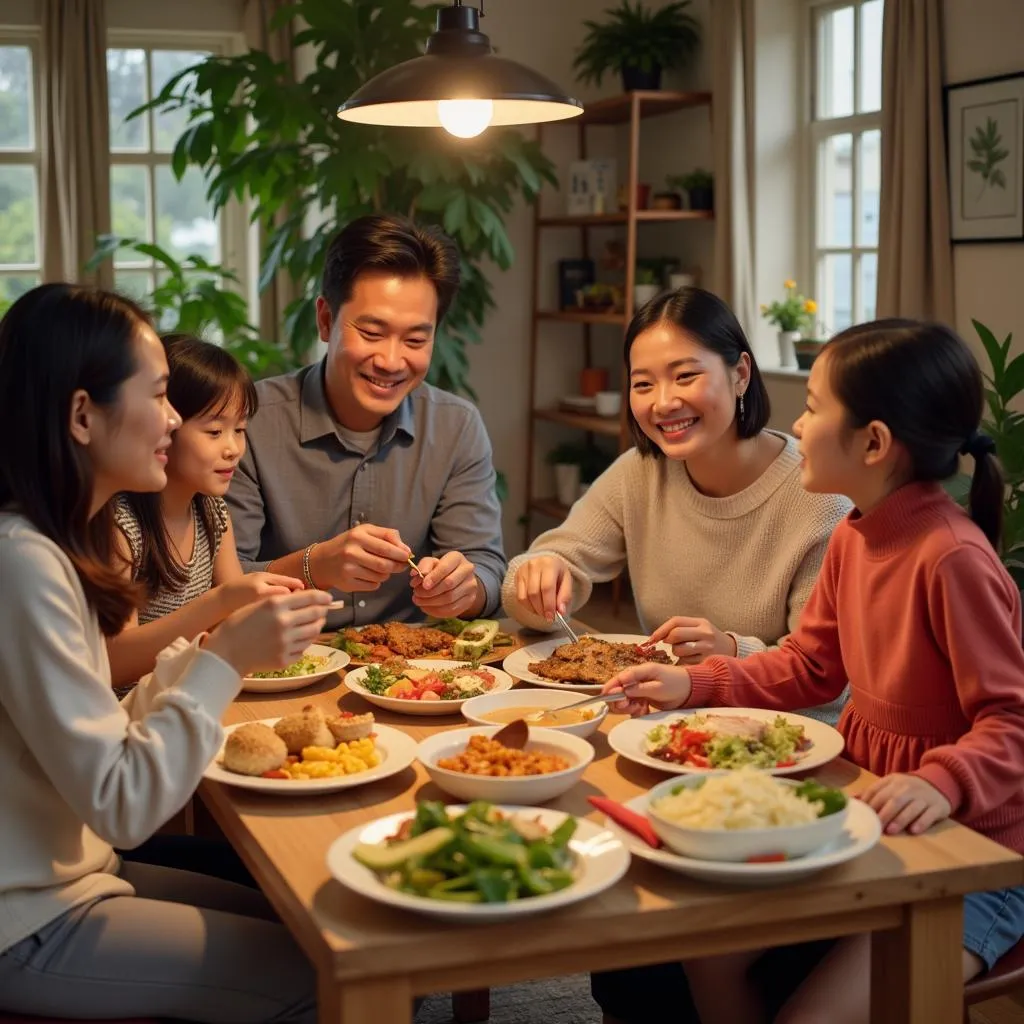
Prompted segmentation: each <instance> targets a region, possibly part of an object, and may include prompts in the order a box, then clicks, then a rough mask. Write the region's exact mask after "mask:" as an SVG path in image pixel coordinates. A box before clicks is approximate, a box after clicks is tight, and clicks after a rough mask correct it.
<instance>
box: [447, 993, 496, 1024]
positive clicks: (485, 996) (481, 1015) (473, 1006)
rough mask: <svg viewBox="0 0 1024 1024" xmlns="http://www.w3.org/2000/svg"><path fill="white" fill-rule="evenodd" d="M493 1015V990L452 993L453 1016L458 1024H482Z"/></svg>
mask: <svg viewBox="0 0 1024 1024" xmlns="http://www.w3.org/2000/svg"><path fill="white" fill-rule="evenodd" d="M490 1015H491V990H490V989H489V988H481V989H477V990H476V991H475V992H453V993H452V1016H453V1017H454V1018H455V1021H456V1024H481V1022H482V1021H485V1020H487V1019H488V1017H490Z"/></svg>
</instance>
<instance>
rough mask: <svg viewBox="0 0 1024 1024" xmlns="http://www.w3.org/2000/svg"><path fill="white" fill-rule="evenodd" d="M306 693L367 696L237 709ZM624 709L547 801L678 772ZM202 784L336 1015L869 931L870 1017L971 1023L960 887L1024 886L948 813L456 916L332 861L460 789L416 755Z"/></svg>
mask: <svg viewBox="0 0 1024 1024" xmlns="http://www.w3.org/2000/svg"><path fill="white" fill-rule="evenodd" d="M508 625H509V624H507V623H506V624H504V626H503V628H505V626H508ZM511 628H512V629H514V625H513V626H512V627H511ZM519 685H523V684H519ZM305 704H315V705H318V706H320V707H322V708H323V709H324V710H325V711H331V712H334V711H336V710H338V709H339V708H340V709H342V710H348V711H353V712H356V713H361V712H364V711H366V710H368V707H367V704H366V703H365V701H364V700H363V699H362V698H360V697H358V696H356V695H355V694H353V693H350V692H349V691H348V690H347V689H346V688H345V685H344V681H343V677H342V676H340V675H337V674H336V675H332V676H329V677H327V678H326V679H324V680H321V681H320V682H319V683H317V684H314V685H313V686H311V687H309V688H307V689H305V690H302V691H299V692H297V693H290V694H279V695H274V694H246V693H243V694H241V695H240V697H239V699H238V700H237V701H236V702H235V703H234V704H233V705H232V706H231V708H230V709H229V711H228V714H227V715H226V718H225V723H226V724H234V723H239V722H244V721H251V720H255V719H263V718H276V717H278V716H281V715H284V714H288V713H290V712H293V711H297V710H299V709H300V708H301V707H302V706H303V705H305ZM373 710H374V714H375V715H376V717H377V720H378V721H380V722H382V723H384V724H387V725H392V726H396V727H398V728H400V729H402V730H404V731H405V732H407V733H408V734H409V735H411V736H413V737H414V738H417V739H419V738H423V737H426V736H429V735H432V734H433V733H435V732H437V731H438V730H443V729H450V728H456V727H459V726H464V725H465V724H466V723H465V721H464V720H463V719H462V718H461V716H459V715H450V716H443V717H437V718H433V717H430V718H424V717H413V716H409V715H397V714H391V713H388V712H386V711H381V710H380V709H379V708H374V709H373ZM621 720H622V717H621V716H618V715H611V714H610V715H609V716H608V717H607V719H606V721H605V722H604V723H603V726H602V728H601V730H600V731H599V732H597V733H595V734H594V736H593V745H594V748H595V757H594V760H593V762H592V763H591V764H590V766H589V767H588V768H587V770H586V772H585V774H584V776H583V779H582V781H581V782H580V783H579V784H578V785H576V786H575V787H574V788H573V789H572V790H571V791H570V792H569V793H567V794H566V795H565V796H563V797H561V798H560V799H558V800H555V801H552V802H551V803H550V804H549V805H548V806H551V807H554V808H557V809H559V810H562V811H566V812H568V813H570V814H574V815H577V816H579V817H587V818H591V819H594V820H596V821H601V820H602V816H601V815H600V814H599V813H598V812H597V811H595V810H594V809H593V808H592V807H591V806H590V804H589V803H588V802H587V797H588V796H590V795H593V794H603V795H605V796H608V797H612V798H613V799H616V800H619V801H625V800H629V799H630V798H632V797H634V796H636V795H638V794H640V793H642V792H644V791H646V790H647V789H649V788H650V787H651V786H652V785H654V784H655V783H657V782H659V781H661V780H662V779H663V778H664V777H665V776H664V775H663V774H662V773H659V772H658V771H656V770H653V769H649V768H647V767H644V766H642V765H639V764H636V763H634V762H632V761H628V760H626V759H624V758H622V757H621V756H619V755H617V754H615V753H614V752H613V751H612V749H611V748H610V746H609V745H608V740H607V732H608V730H609V729H610V728H611V727H613V726H614V725H615V724H617V723H618V722H619V721H621ZM814 774H815V777H816V778H817V779H819V780H821V781H822V782H825V783H826V784H828V785H831V786H841V787H842V788H843V789H844V790H846V792H847V793H850V794H856V793H857V792H858V791H859V790H861V789H863V788H864V787H865V786H866V785H868V784H869V783H870V782H871V781H872V780H873V778H874V776H872V775H871V774H870V773H868V772H865V771H862V770H860V769H858V768H857V767H855V766H854V765H852V764H850V763H849V762H847V761H844V760H842V759H838V760H836V761H834V762H832V763H831V764H830V765H828V766H826V767H824V768H822V769H819V770H816V771H815V773H814ZM200 796H201V799H202V801H203V802H204V803H205V805H206V807H207V808H208V809H209V811H210V813H211V814H212V815H213V817H214V819H215V820H216V822H217V824H218V825H219V827H220V829H221V830H222V831H223V833H224V835H225V836H226V837H227V839H228V840H229V841H230V842H231V844H232V845H233V846H234V848H235V849H236V850H237V852H238V853H239V854H240V855H241V857H242V858H243V860H244V861H245V863H246V864H247V866H248V867H249V868H250V870H251V871H252V873H253V875H254V876H255V878H256V880H257V882H258V883H259V885H260V887H261V888H262V889H263V890H264V892H265V893H266V895H267V896H268V898H269V899H270V901H271V902H272V903H273V905H274V907H275V908H276V910H277V912H278V913H279V914H280V916H281V919H282V921H283V922H284V923H285V925H286V926H287V928H288V929H289V930H290V932H291V933H292V935H293V936H294V937H295V939H296V941H297V942H298V943H299V945H300V946H301V947H302V949H303V950H304V951H305V953H306V955H307V956H308V957H309V959H310V961H311V962H312V963H313V965H314V966H315V969H316V972H317V978H318V1000H319V1002H318V1005H319V1019H320V1022H321V1024H369V1022H371V1021H372V1022H374V1024H409V1021H410V1020H411V1014H412V1006H413V997H414V996H417V995H426V994H429V993H434V992H461V991H467V990H479V989H481V988H489V987H491V986H496V985H507V984H510V983H513V982H521V981H527V980H532V979H537V978H545V977H555V976H560V975H567V974H573V973H576V972H580V971H601V970H610V969H614V968H622V967H633V966H639V965H643V964H656V963H663V962H667V961H678V960H684V959H688V958H693V957H699V956H706V955H710V954H718V953H727V952H736V951H741V950H752V949H760V948H764V947H767V946H778V945H785V944H791V943H797V942H805V941H809V940H813V939H821V938H830V937H840V936H847V935H856V934H864V933H867V934H870V936H871V1021H872V1024H960V1021H961V1017H962V998H963V983H962V977H961V955H960V950H961V945H962V929H963V925H962V914H963V907H962V904H963V896H964V894H966V893H969V892H973V891H978V890H983V889H997V888H1003V887H1007V886H1015V885H1022V884H1024V859H1022V858H1021V857H1019V856H1018V855H1017V854H1015V853H1013V852H1011V851H1010V850H1008V849H1006V848H1005V847H1002V846H999V845H998V844H996V843H994V842H992V841H991V840H989V839H986V838H984V837H983V836H981V835H979V834H978V833H976V832H972V831H971V830H970V829H968V828H964V827H963V826H961V825H958V824H956V823H954V822H951V821H947V822H943V823H942V824H940V825H938V826H936V827H934V828H932V829H931V830H930V831H929V832H928V833H927V834H925V835H922V836H913V837H911V836H895V837H883V839H882V841H881V842H880V844H879V845H878V846H876V847H875V848H874V849H873V850H871V851H870V852H868V853H866V854H864V855H863V856H861V857H858V858H857V859H856V860H853V861H851V862H849V863H847V864H845V865H842V866H839V867H835V868H831V869H829V870H827V871H824V872H822V873H821V874H818V875H815V876H813V877H812V878H809V879H807V880H805V881H801V882H797V883H792V884H788V885H781V886H777V887H772V888H757V889H751V888H733V887H729V886H724V885H717V884H709V883H707V882H699V881H695V880H692V879H688V878H686V877H685V876H683V875H679V874H675V873H673V872H669V871H666V870H663V869H661V868H659V867H656V866H654V865H651V864H648V863H646V862H644V861H642V860H640V859H638V858H634V859H633V862H632V864H631V866H630V868H629V871H628V872H627V873H626V875H625V876H624V877H623V878H622V880H621V881H619V882H618V883H617V884H616V885H614V886H613V887H612V888H610V889H608V890H607V891H605V892H604V893H602V894H600V895H599V896H596V897H594V898H592V899H589V900H586V901H584V902H582V903H579V904H576V905H575V906H572V907H568V908H565V909H562V910H558V911H554V912H550V913H547V914H544V915H543V916H536V917H526V918H519V919H516V920H512V921H509V922H507V923H498V924H487V925H481V924H461V923H447V922H441V921H438V920H436V919H432V918H429V917H426V916H420V915H417V914H414V913H409V912H405V911H402V910H399V909H395V908H391V907H387V906H384V905H382V904H379V903H376V902H373V901H372V900H371V899H369V898H368V897H364V896H362V895H360V894H358V893H355V892H350V891H349V890H347V889H345V888H343V887H342V886H341V885H340V884H339V883H338V882H336V881H335V880H334V879H333V878H332V877H331V875H330V874H329V872H328V870H327V862H326V855H327V849H328V847H329V846H330V845H331V843H333V842H334V840H335V839H337V837H338V836H339V835H341V834H342V833H343V832H345V831H347V830H349V829H351V828H352V827H354V826H356V825H359V824H360V823H366V822H370V821H372V820H374V819H375V818H378V817H381V816H384V815H389V814H393V813H395V812H397V811H405V810H411V809H413V808H414V806H415V803H416V801H417V800H422V799H445V795H444V794H443V793H441V792H440V791H439V790H438V789H437V788H436V787H435V786H434V785H433V784H432V783H431V782H430V780H429V779H428V777H427V775H426V773H425V772H424V770H423V768H422V766H421V765H419V764H418V763H414V764H413V765H412V766H411V767H409V768H407V769H405V770H404V771H402V772H401V773H399V774H397V775H394V776H392V777H390V778H388V779H382V780H380V781H378V782H373V783H369V784H367V785H365V786H357V787H354V788H349V789H345V790H341V791H338V792H335V793H333V794H328V795H322V796H319V795H318V796H294V797H288V796H277V795H270V794H264V793H257V792H253V791H249V790H245V789H240V788H236V787H232V786H227V785H222V784H220V783H216V782H212V781H209V780H206V781H204V782H203V784H202V787H201V789H200Z"/></svg>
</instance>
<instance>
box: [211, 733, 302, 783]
mask: <svg viewBox="0 0 1024 1024" xmlns="http://www.w3.org/2000/svg"><path fill="white" fill-rule="evenodd" d="M287 757H288V748H287V747H286V746H285V744H284V740H282V739H281V737H280V736H278V735H277V733H275V732H274V730H273V729H271V728H270V726H269V725H263V724H262V723H261V722H249V723H247V724H246V725H240V726H239V727H238V728H237V729H235V730H234V732H232V733H231V735H230V736H228V738H227V740H226V741H225V743H224V767H225V768H226V769H227V770H228V771H229V772H237V773H238V774H239V775H262V774H263V773H264V772H269V771H273V770H274V769H275V768H280V767H281V766H282V765H283V764H284V762H285V759H286V758H287Z"/></svg>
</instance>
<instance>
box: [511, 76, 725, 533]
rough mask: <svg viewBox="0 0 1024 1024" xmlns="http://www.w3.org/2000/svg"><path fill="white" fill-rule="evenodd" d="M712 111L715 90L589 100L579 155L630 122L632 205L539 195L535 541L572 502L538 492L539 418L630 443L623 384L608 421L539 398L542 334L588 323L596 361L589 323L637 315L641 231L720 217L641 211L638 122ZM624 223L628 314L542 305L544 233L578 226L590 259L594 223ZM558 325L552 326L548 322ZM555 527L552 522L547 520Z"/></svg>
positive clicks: (622, 321)
mask: <svg viewBox="0 0 1024 1024" xmlns="http://www.w3.org/2000/svg"><path fill="white" fill-rule="evenodd" d="M700 107H703V108H706V109H707V110H708V111H709V112H710V109H711V93H709V92H666V91H658V92H629V93H623V94H621V95H619V96H610V97H608V98H607V99H603V100H598V101H597V102H595V103H591V104H589V105H588V106H587V108H586V110H584V112H583V114H582V115H581V116H580V117H578V118H576V119H575V121H574V122H573V123H572V124H573V125H574V126H575V128H576V132H577V144H576V148H577V153H578V155H579V159H581V160H585V159H586V158H587V128H588V127H590V126H592V125H605V126H607V125H628V126H629V154H628V174H627V177H626V182H625V185H626V189H627V194H628V196H629V207H628V209H626V210H620V211H615V212H612V213H595V214H589V215H586V216H568V215H566V216H542V215H541V213H540V199H539V198H538V200H537V203H536V205H535V207H534V228H533V268H534V273H533V289H532V291H533V296H532V303H531V305H532V308H533V333H532V338H531V343H530V405H529V409H530V419H529V427H528V451H529V456H528V458H527V461H526V467H527V468H526V502H527V508H526V517H525V520H526V543H527V544H529V542H530V538H531V535H532V533H533V532H534V531H533V530H532V529H531V527H532V520H533V519H534V518H536V517H537V516H543V517H544V518H545V519H547V520H549V521H550V520H555V521H561V520H562V519H564V518H565V515H566V514H567V513H568V511H569V510H568V508H566V506H564V505H562V504H560V503H559V502H558V501H556V500H555V499H554V498H551V497H549V496H543V495H537V494H536V493H535V490H536V482H535V479H534V471H533V463H534V456H535V455H536V452H535V450H534V447H535V444H536V424H537V422H538V421H547V422H552V423H560V424H563V425H565V426H569V427H575V428H577V429H579V430H581V431H583V432H584V433H585V434H586V435H587V436H588V437H592V436H593V435H600V436H603V437H615V438H618V440H619V450H620V451H624V450H625V449H626V448H627V447H629V445H630V443H631V441H630V437H629V430H628V428H627V425H626V399H627V397H628V395H627V393H626V389H625V387H624V383H625V382H622V381H620V382H619V385H618V386H619V387H620V389H621V390H622V392H623V402H622V412H621V414H620V416H618V417H616V418H614V419H609V418H605V417H602V416H596V415H587V414H584V413H576V412H568V411H565V410H563V409H559V408H554V409H552V408H544V407H542V406H540V405H539V404H538V401H537V374H538V370H539V369H540V366H539V363H540V332H541V330H542V328H544V326H545V325H547V324H550V323H551V322H553V321H554V322H561V323H566V324H576V325H578V326H579V327H580V328H582V341H583V349H584V360H585V364H586V365H587V366H590V365H591V360H592V351H591V329H592V328H593V327H603V326H613V327H618V328H619V329H620V330H622V329H623V328H625V326H626V324H628V323H629V320H630V318H631V317H632V315H633V284H634V276H635V270H636V260H637V234H638V229H639V228H640V227H641V226H643V225H646V224H672V223H679V224H686V223H689V222H693V221H707V220H711V219H712V218H713V217H714V213H713V212H712V211H710V210H641V209H638V208H637V206H636V195H637V187H636V186H637V183H638V182H639V181H640V127H641V123H642V122H643V121H645V120H647V119H648V118H652V117H658V116H660V115H662V114H670V113H673V112H675V111H678V110H686V109H690V108H700ZM566 127H569V126H561V127H559V126H557V125H539V126H538V141H539V142H540V144H541V145H543V143H544V135H545V131H558V130H565V129H566ZM615 226H621V227H624V228H625V235H626V239H625V241H626V257H625V259H626V281H625V309H624V310H623V311H622V312H618V313H616V312H585V311H582V310H550V309H541V308H539V303H538V297H539V294H540V274H541V260H540V244H541V236H542V234H543V232H544V231H546V230H548V229H560V228H575V229H576V230H577V231H578V232H579V240H580V250H581V255H582V256H583V257H584V258H587V257H589V256H590V252H589V244H588V243H589V229H591V228H609V227H615ZM548 329H553V328H548ZM546 525H550V523H546V524H545V526H546Z"/></svg>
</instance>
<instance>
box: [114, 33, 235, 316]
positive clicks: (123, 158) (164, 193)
mask: <svg viewBox="0 0 1024 1024" xmlns="http://www.w3.org/2000/svg"><path fill="white" fill-rule="evenodd" d="M210 52H211V51H210V50H203V49H198V48H197V49H171V48H161V47H151V46H146V47H130V46H125V47H113V48H110V49H108V50H107V83H108V90H109V95H110V150H111V155H110V200H111V202H110V206H111V230H112V231H113V232H114V234H116V235H122V236H126V237H130V238H136V239H139V240H142V241H147V242H155V243H156V244H157V245H158V246H160V248H162V249H165V250H166V251H167V252H168V253H170V254H171V255H172V256H174V257H176V258H181V257H184V256H190V255H198V256H202V257H203V258H204V259H207V260H209V261H210V262H213V263H220V262H222V261H223V254H224V251H225V248H226V246H225V239H224V226H223V223H222V219H221V218H220V217H219V216H216V215H215V214H214V213H213V210H212V208H211V205H210V202H209V201H208V200H207V198H206V183H205V181H204V180H203V175H202V172H201V171H200V170H199V169H198V168H195V167H190V168H189V169H188V170H187V171H186V173H185V176H184V177H183V178H182V179H181V181H178V180H177V179H176V178H175V176H174V172H173V171H172V170H171V155H172V153H173V150H174V144H175V142H177V140H178V138H179V136H180V135H181V133H182V131H183V130H184V127H185V123H186V120H187V116H188V115H187V111H184V110H175V111H170V112H168V113H156V112H154V111H147V112H146V113H145V114H144V115H142V116H141V117H137V118H133V119H131V120H127V119H126V118H127V116H128V114H130V113H131V112H132V111H133V110H135V109H136V108H137V107H139V106H141V105H142V104H144V103H147V102H148V101H149V100H150V99H151V98H152V97H153V96H156V95H158V94H159V92H160V90H161V89H163V87H164V85H165V84H166V83H167V82H168V80H169V79H170V78H171V77H172V76H174V75H176V74H177V73H178V72H179V71H182V70H184V69H185V68H187V67H191V66H192V65H194V64H197V63H199V62H200V61H202V60H203V59H204V58H205V57H206V56H208V55H209V53H210ZM154 267H155V264H154V261H153V260H151V259H149V258H147V257H144V256H141V255H140V254H138V253H132V252H123V251H122V252H120V253H118V254H117V257H116V259H115V263H114V280H115V284H116V287H117V288H118V289H119V290H121V291H123V292H125V293H126V294H128V295H133V296H136V297H139V298H145V297H147V296H148V295H149V294H150V293H151V292H152V290H153V287H154V285H155V283H156V280H155V278H156V271H155V269H154Z"/></svg>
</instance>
